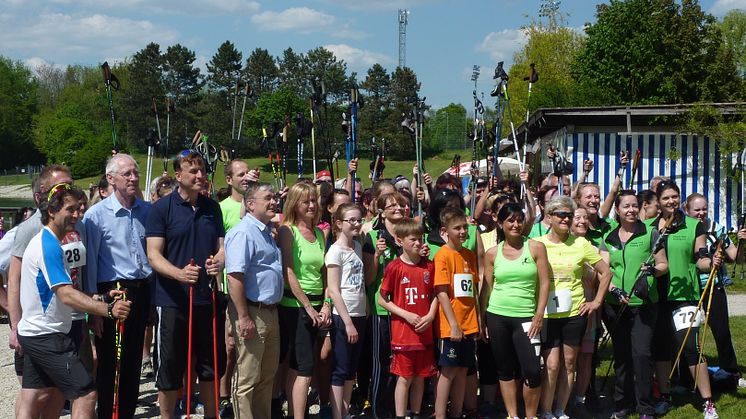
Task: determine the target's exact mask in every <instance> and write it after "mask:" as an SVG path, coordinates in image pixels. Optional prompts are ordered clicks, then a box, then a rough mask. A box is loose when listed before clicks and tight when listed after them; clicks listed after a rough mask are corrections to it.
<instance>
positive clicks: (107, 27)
mask: <svg viewBox="0 0 746 419" xmlns="http://www.w3.org/2000/svg"><path fill="white" fill-rule="evenodd" d="M18 23H19V24H18V25H16V29H15V30H13V31H0V45H3V49H5V50H9V51H11V52H12V54H11V55H15V56H32V57H44V59H45V60H49V61H52V62H61V63H67V64H73V63H76V62H86V61H89V60H90V58H89V57H91V56H93V57H100V58H101V59H104V58H105V57H115V58H121V57H125V56H128V55H131V54H133V53H134V52H136V51H138V50H139V49H141V48H142V47H143V46H145V45H146V44H148V43H149V42H159V43H161V44H169V43H172V42H175V41H176V40H177V39H178V35H179V34H178V32H176V31H174V30H171V29H168V28H164V27H161V26H156V25H154V24H153V23H151V22H150V21H147V20H132V19H125V18H118V17H112V16H107V15H101V14H96V15H90V16H73V15H69V14H63V13H49V14H42V15H40V16H38V17H36V18H34V20H33V22H18Z"/></svg>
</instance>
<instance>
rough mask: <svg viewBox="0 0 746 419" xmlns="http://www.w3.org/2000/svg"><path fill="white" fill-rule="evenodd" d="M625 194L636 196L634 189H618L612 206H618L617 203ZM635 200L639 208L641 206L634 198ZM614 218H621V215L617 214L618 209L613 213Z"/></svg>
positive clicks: (618, 219)
mask: <svg viewBox="0 0 746 419" xmlns="http://www.w3.org/2000/svg"><path fill="white" fill-rule="evenodd" d="M626 196H631V197H636V196H637V193H636V192H635V190H634V189H623V190H621V191H619V193H618V194H617V196H616V198H614V208H619V204H620V203H621V202H622V198H624V197H626ZM636 201H638V204H637V207H638V208H640V207H641V206H640V204H639V200H638V199H636ZM614 218H616V220H617V221H620V220H621V217H620V216H619V211H617V213H616V214H615V215H614Z"/></svg>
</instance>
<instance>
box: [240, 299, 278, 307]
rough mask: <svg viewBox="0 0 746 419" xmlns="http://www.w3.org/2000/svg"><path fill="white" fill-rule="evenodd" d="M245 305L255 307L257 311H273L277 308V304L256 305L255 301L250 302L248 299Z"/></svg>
mask: <svg viewBox="0 0 746 419" xmlns="http://www.w3.org/2000/svg"><path fill="white" fill-rule="evenodd" d="M246 304H248V305H250V306H251V307H256V308H259V309H262V308H263V309H266V310H274V309H276V308H277V304H265V303H257V302H256V301H251V300H249V299H248V298H247V299H246Z"/></svg>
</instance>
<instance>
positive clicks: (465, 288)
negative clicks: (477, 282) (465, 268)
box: [453, 274, 474, 298]
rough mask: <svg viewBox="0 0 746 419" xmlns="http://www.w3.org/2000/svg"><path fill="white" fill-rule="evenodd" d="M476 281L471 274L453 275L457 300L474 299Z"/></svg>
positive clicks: (454, 293) (454, 292)
mask: <svg viewBox="0 0 746 419" xmlns="http://www.w3.org/2000/svg"><path fill="white" fill-rule="evenodd" d="M473 286H474V280H473V277H472V275H471V274H454V275H453V295H454V296H455V297H456V298H461V297H474V291H473V290H472V287H473Z"/></svg>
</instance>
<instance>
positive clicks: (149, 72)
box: [114, 42, 166, 147]
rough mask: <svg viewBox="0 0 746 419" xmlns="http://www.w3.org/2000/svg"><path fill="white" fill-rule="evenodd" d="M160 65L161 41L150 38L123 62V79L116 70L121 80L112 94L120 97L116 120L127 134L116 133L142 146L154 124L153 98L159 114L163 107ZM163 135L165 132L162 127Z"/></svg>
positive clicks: (164, 94) (163, 95) (161, 67)
mask: <svg viewBox="0 0 746 419" xmlns="http://www.w3.org/2000/svg"><path fill="white" fill-rule="evenodd" d="M163 65H164V61H163V55H162V54H161V47H160V45H158V44H156V43H152V42H151V43H150V44H148V45H146V46H145V48H143V49H141V50H140V51H138V52H136V53H135V54H134V55H133V56H132V58H131V59H130V60H128V61H126V62H125V64H124V65H123V66H122V67H123V70H126V76H127V77H126V79H125V80H122V77H121V76H120V73H122V71H119V72H117V73H115V74H116V75H117V77H119V78H120V81H122V87H121V90H120V91H119V92H115V94H114V98H115V99H116V100H118V99H119V98H121V107H116V108H115V111H118V112H117V113H116V117H117V123H118V124H119V125H120V126H125V127H126V128H127V129H126V132H127V133H128V134H129V138H126V137H124V136H123V135H122V133H121V132H120V133H119V134H120V135H119V137H120V138H124V139H128V140H129V142H130V143H131V144H133V145H135V146H137V147H144V145H143V144H144V141H143V140H144V139H145V138H146V137H147V135H148V131H149V130H151V129H155V128H156V122H155V114H154V112H153V103H154V102H155V104H156V107H157V109H158V111H159V113H160V114H161V115H160V116H162V115H163V113H164V112H165V110H166V109H165V108H166V106H165V104H166V103H165V99H166V92H165V87H164V85H163ZM122 76H124V75H122ZM130 81H133V82H131V83H130ZM163 135H164V136H165V131H164V132H163Z"/></svg>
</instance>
